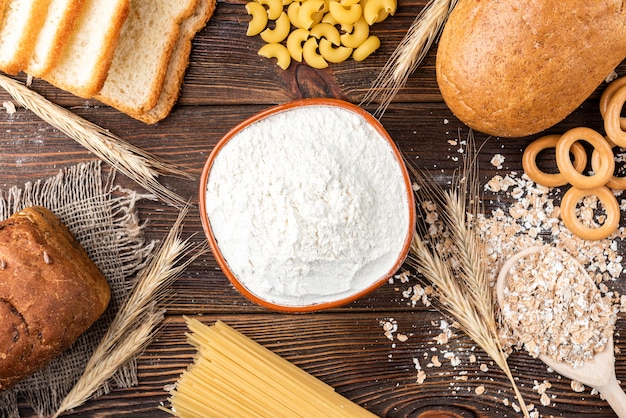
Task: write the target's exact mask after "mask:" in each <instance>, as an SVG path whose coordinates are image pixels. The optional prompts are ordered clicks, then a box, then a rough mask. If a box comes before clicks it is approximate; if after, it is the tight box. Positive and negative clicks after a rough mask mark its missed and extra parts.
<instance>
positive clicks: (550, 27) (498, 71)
mask: <svg viewBox="0 0 626 418" xmlns="http://www.w3.org/2000/svg"><path fill="white" fill-rule="evenodd" d="M621 5H622V2H621V1H615V0H611V1H602V2H589V1H586V0H570V1H566V2H564V1H560V0H549V1H542V2H536V1H532V0H490V1H481V0H461V1H459V3H458V4H457V6H456V7H455V9H454V11H453V12H452V13H451V15H450V17H449V19H448V21H447V23H446V25H445V28H444V30H443V33H442V36H441V39H440V42H439V46H438V51H437V63H436V71H437V81H438V84H439V87H440V90H441V94H442V96H443V98H444V100H445V102H446V104H447V105H448V106H449V108H450V109H451V110H452V112H453V113H454V114H455V115H456V116H457V117H458V118H459V119H460V120H461V121H462V122H464V123H466V124H467V125H468V126H470V127H471V128H473V129H476V130H478V131H481V132H485V133H488V134H491V135H495V136H503V137H521V136H527V135H531V134H534V133H538V132H540V131H543V130H545V129H547V128H549V127H551V126H553V125H555V124H556V123H558V122H559V121H561V120H562V119H564V118H565V117H566V116H567V115H569V114H570V113H571V112H572V111H574V110H575V109H576V108H577V107H578V106H579V105H580V104H581V103H582V102H583V101H584V100H585V99H586V98H587V97H589V95H590V94H591V93H593V91H594V90H595V89H596V88H597V87H598V86H599V85H600V83H601V82H602V81H603V80H604V79H605V78H606V77H607V76H608V75H609V74H610V73H611V71H612V70H613V69H614V68H615V67H616V66H617V65H618V64H619V63H620V62H621V61H622V60H623V59H624V56H626V53H625V52H626V41H625V40H624V39H626V38H625V37H624V35H625V32H626V30H625V27H626V25H625V22H626V11H625V10H622V9H621Z"/></svg>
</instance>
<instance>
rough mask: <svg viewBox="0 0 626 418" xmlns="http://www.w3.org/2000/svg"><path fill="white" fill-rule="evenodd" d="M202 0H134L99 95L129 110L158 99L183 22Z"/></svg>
mask: <svg viewBox="0 0 626 418" xmlns="http://www.w3.org/2000/svg"><path fill="white" fill-rule="evenodd" d="M198 1H199V0H161V1H153V0H131V2H130V4H131V6H130V13H129V17H128V19H127V20H126V23H125V24H124V27H123V28H122V33H121V35H120V39H119V42H118V44H117V48H116V49H115V54H114V57H113V62H112V64H111V68H110V69H109V75H108V77H107V79H106V82H105V83H104V86H103V88H102V90H101V91H100V92H99V93H98V94H97V95H96V96H95V98H96V99H98V100H100V101H101V102H103V103H105V104H108V105H110V106H112V107H115V108H116V109H118V110H120V111H122V112H124V113H128V114H134V113H143V112H145V111H147V110H149V109H151V108H153V107H154V106H155V105H156V103H157V100H158V97H159V94H160V91H161V88H162V87H163V81H164V79H165V73H166V70H167V66H168V63H169V60H170V56H171V55H172V52H173V50H174V47H175V45H176V41H177V40H178V37H179V34H180V27H181V24H182V23H183V22H184V21H185V20H186V19H187V18H188V17H189V16H191V15H192V14H193V12H194V11H195V10H196V5H197V4H198Z"/></svg>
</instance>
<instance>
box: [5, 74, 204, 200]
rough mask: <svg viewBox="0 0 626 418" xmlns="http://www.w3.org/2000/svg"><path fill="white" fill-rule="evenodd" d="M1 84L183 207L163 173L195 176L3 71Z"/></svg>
mask: <svg viewBox="0 0 626 418" xmlns="http://www.w3.org/2000/svg"><path fill="white" fill-rule="evenodd" d="M0 87H2V88H3V89H4V90H6V91H7V93H9V94H10V95H11V96H12V97H13V99H14V100H15V101H16V102H18V103H19V104H20V105H21V106H23V107H25V108H26V109H29V110H31V111H32V112H33V113H35V114H36V115H37V116H39V117H40V118H41V119H43V120H44V121H45V122H47V123H49V124H50V125H52V126H54V127H55V128H57V129H58V130H60V131H61V132H63V133H65V134H66V135H67V136H69V137H70V138H72V139H73V140H75V141H76V142H78V143H79V144H81V145H82V146H83V147H85V148H87V149H88V150H89V151H91V152H92V153H94V154H95V155H97V156H98V157H99V158H101V159H102V160H103V161H106V162H107V163H108V164H109V165H111V166H112V167H115V169H117V170H119V171H120V172H122V173H123V174H124V175H126V176H127V177H129V178H130V179H132V180H133V181H135V182H137V184H139V185H140V186H142V187H143V188H144V189H146V190H147V191H149V192H150V193H152V194H154V195H155V196H157V197H158V198H160V199H162V200H163V201H164V202H166V203H168V204H170V205H173V206H176V207H182V206H184V204H185V201H184V200H183V199H182V197H180V196H178V195H177V194H176V193H174V192H172V191H171V190H169V189H168V188H167V187H165V186H164V185H163V184H161V183H159V181H158V177H159V176H160V175H171V176H178V177H183V178H189V179H191V178H192V177H191V176H190V175H189V174H187V173H185V172H184V171H182V170H180V169H178V168H176V167H174V166H172V165H170V164H168V163H167V162H165V161H163V160H161V159H159V158H158V157H156V156H154V155H152V154H149V153H147V152H145V151H144V150H142V149H141V148H138V147H135V146H133V145H131V144H129V143H128V142H126V141H124V140H123V139H121V138H119V137H118V136H116V135H114V134H112V133H111V132H109V131H107V130H106V129H103V128H101V127H100V126H98V125H96V124H94V123H91V122H89V121H87V120H85V119H83V118H81V117H80V116H78V115H76V114H74V113H72V112H71V111H69V110H67V109H65V108H63V107H61V106H58V105H56V104H54V103H52V102H50V101H49V100H47V99H46V98H44V97H42V96H41V95H39V94H37V93H36V92H34V91H33V90H31V89H29V88H28V87H26V86H25V85H23V84H21V83H19V82H17V81H15V80H13V79H12V78H10V77H7V76H5V75H1V74H0Z"/></svg>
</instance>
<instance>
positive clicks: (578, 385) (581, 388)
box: [570, 380, 585, 393]
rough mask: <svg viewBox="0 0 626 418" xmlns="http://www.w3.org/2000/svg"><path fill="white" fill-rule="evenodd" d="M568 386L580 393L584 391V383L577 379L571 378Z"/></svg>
mask: <svg viewBox="0 0 626 418" xmlns="http://www.w3.org/2000/svg"><path fill="white" fill-rule="evenodd" d="M570 386H571V387H572V390H573V391H574V392H577V393H581V392H584V391H585V385H583V384H582V383H581V382H579V381H577V380H572V381H571V383H570Z"/></svg>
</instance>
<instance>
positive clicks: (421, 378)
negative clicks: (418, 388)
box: [417, 370, 426, 385]
mask: <svg viewBox="0 0 626 418" xmlns="http://www.w3.org/2000/svg"><path fill="white" fill-rule="evenodd" d="M425 380H426V373H425V372H424V370H419V371H418V372H417V383H419V384H420V385H421V384H422V383H424V381H425Z"/></svg>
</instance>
